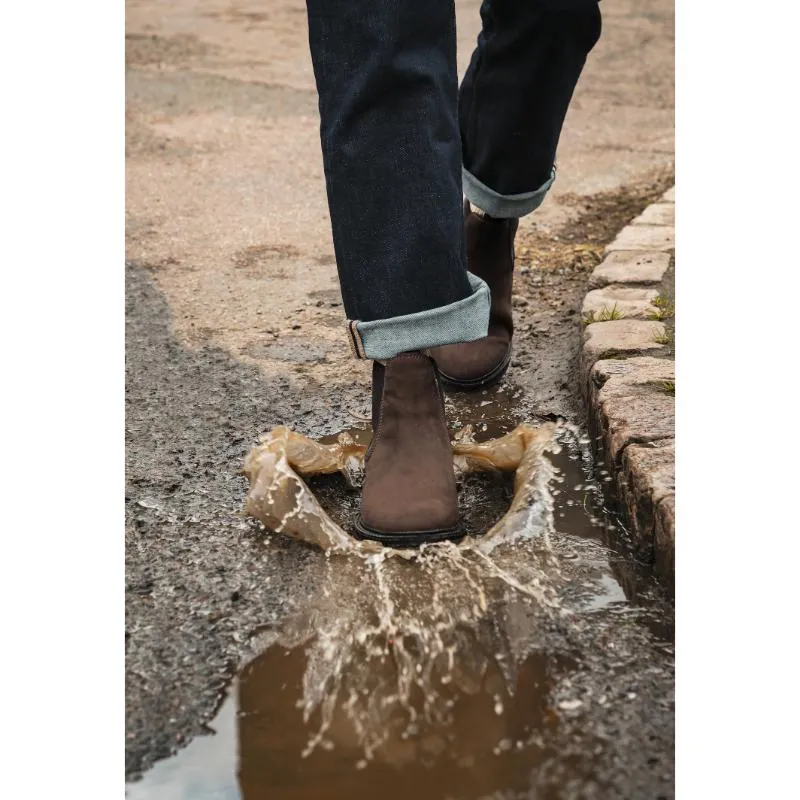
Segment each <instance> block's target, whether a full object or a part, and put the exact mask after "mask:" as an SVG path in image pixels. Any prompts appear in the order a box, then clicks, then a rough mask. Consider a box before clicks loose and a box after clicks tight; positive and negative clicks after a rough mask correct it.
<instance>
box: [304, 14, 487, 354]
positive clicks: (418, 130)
mask: <svg viewBox="0 0 800 800" xmlns="http://www.w3.org/2000/svg"><path fill="white" fill-rule="evenodd" d="M307 6H308V20H309V42H310V45H311V55H312V61H313V65H314V75H315V77H316V82H317V89H318V91H319V109H320V117H321V138H322V154H323V161H324V166H325V179H326V186H327V191H328V203H329V207H330V214H331V225H332V229H333V243H334V249H335V252H336V262H337V266H338V270H339V278H340V283H341V289H342V298H343V301H344V307H345V312H346V314H347V317H348V321H349V329H350V334H351V336H352V339H353V341H352V344H353V345H354V348H355V351H356V355H357V356H358V357H361V358H380V359H383V358H391V357H392V356H395V355H397V354H398V353H401V352H406V351H412V350H421V349H424V348H428V347H433V346H436V345H440V344H446V343H450V342H464V341H471V340H474V339H477V338H479V337H481V336H484V335H485V334H486V330H487V323H488V308H489V292H488V290H487V288H486V286H485V285H484V284H483V282H482V281H480V280H477V279H474V278H472V279H471V278H470V276H468V274H467V262H466V256H465V250H464V241H463V218H462V209H461V203H462V189H461V143H460V137H459V129H458V111H457V108H458V77H457V71H456V58H455V48H456V39H455V9H454V5H453V0H380V2H376V0H337V1H336V2H332V1H331V0H307Z"/></svg>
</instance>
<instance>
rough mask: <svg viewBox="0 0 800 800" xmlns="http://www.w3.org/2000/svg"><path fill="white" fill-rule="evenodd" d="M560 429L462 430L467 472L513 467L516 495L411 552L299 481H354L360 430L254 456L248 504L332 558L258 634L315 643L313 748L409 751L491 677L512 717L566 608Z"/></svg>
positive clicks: (307, 698) (308, 699)
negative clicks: (528, 672)
mask: <svg viewBox="0 0 800 800" xmlns="http://www.w3.org/2000/svg"><path fill="white" fill-rule="evenodd" d="M556 431H557V429H556V426H555V425H554V424H552V423H549V424H545V425H542V426H541V427H538V428H535V427H533V426H530V425H520V426H518V427H517V428H515V429H514V430H513V431H512V432H511V433H509V434H506V435H505V436H503V437H500V438H498V439H495V440H492V441H489V442H484V443H481V444H478V443H476V442H475V441H474V439H473V438H472V432H471V430H470V429H469V428H467V429H465V430H464V431H462V433H461V434H460V435H459V436H457V437H456V441H455V442H454V445H453V455H454V463H455V466H456V469H457V471H458V472H460V473H461V474H466V473H469V472H481V471H497V470H505V471H514V472H515V481H514V494H513V499H512V501H511V504H510V506H509V508H508V511H507V512H506V514H505V515H504V516H503V517H502V518H501V519H500V521H499V522H497V523H496V524H495V525H493V526H492V527H491V528H490V529H489V531H488V532H487V533H486V534H485V535H484V536H467V537H465V538H464V539H463V540H462V541H461V542H460V543H459V544H454V543H452V542H445V543H436V544H431V545H426V546H423V547H421V548H419V549H418V550H413V551H410V550H409V551H399V550H394V549H391V548H385V547H382V546H381V545H379V544H377V543H374V542H367V541H361V540H357V539H355V538H353V537H351V536H349V535H348V534H347V533H346V532H345V530H343V528H341V527H340V526H338V525H337V524H336V523H335V522H334V521H333V520H332V519H331V517H330V516H329V515H328V514H327V513H326V512H325V511H324V510H323V508H322V506H321V505H320V503H319V501H318V500H317V498H316V497H315V496H314V495H313V493H312V492H311V491H310V489H309V488H308V486H307V485H306V484H305V483H304V482H303V480H302V479H301V477H300V475H301V474H302V475H306V476H308V475H314V474H326V473H332V472H337V471H338V472H341V473H342V474H344V475H345V476H346V478H347V479H348V480H349V481H350V482H352V483H356V482H357V481H358V478H359V476H360V474H361V470H362V466H363V456H364V452H365V447H364V446H363V445H359V444H357V443H356V442H355V441H354V440H353V438H352V436H350V435H349V434H342V435H341V436H340V437H339V439H338V441H337V442H335V443H333V444H328V445H325V444H321V443H319V442H314V441H312V440H310V439H307V438H306V437H303V436H300V435H299V434H296V433H294V432H292V431H290V430H289V429H287V428H276V429H275V430H273V431H272V432H270V433H269V434H267V435H266V436H264V437H263V438H262V441H261V444H260V445H258V446H257V447H256V448H254V449H253V451H252V452H251V453H250V454H249V455H248V457H247V461H246V464H245V472H246V474H247V475H248V477H249V479H250V484H251V489H250V493H249V495H248V497H247V505H246V510H247V513H248V514H250V515H252V516H255V517H257V518H258V519H260V520H261V521H262V522H263V523H264V524H265V525H266V526H267V527H268V528H270V529H271V530H274V531H276V532H281V533H284V534H286V535H289V536H291V537H293V538H296V539H299V540H301V541H303V542H306V543H309V544H313V545H315V546H318V547H321V548H322V549H324V550H325V551H326V553H328V555H329V558H328V559H327V561H326V571H325V580H324V586H323V587H322V588H321V590H320V592H319V593H318V595H317V597H316V598H315V599H314V601H313V602H312V604H311V606H310V607H308V608H306V609H304V611H303V612H302V613H301V614H300V615H299V616H297V617H296V618H294V619H292V620H290V621H289V623H288V624H284V625H283V626H282V627H281V629H280V630H276V631H271V632H267V633H262V634H261V635H260V636H259V637H258V640H257V641H256V642H255V643H254V646H255V648H256V649H257V651H259V652H263V650H265V649H266V648H268V647H270V646H274V645H279V646H281V647H283V648H285V649H286V650H295V649H297V648H299V647H304V648H305V655H306V667H305V673H304V677H303V693H302V711H303V717H304V721H305V722H306V723H308V722H309V721H310V720H311V719H312V717H313V716H314V715H315V714H316V713H318V714H319V724H318V728H317V730H316V733H314V734H313V735H312V736H311V738H310V740H309V742H308V745H307V747H306V749H305V755H308V754H310V753H312V752H313V751H314V750H315V749H316V748H318V747H323V748H330V747H332V746H334V744H335V743H337V742H338V743H341V742H348V743H350V744H352V743H353V742H357V743H358V745H359V747H360V748H362V749H363V757H364V759H365V760H366V761H369V760H370V759H373V758H375V757H376V755H378V754H380V756H381V759H382V760H389V761H390V762H396V761H397V760H398V758H400V756H399V755H398V753H406V756H404V757H410V756H409V752H410V751H412V750H414V747H413V746H412V744H411V743H412V742H414V741H417V742H420V741H427V740H426V739H425V736H424V735H422V734H423V732H425V731H427V732H429V733H430V732H431V731H439V732H440V734H441V732H442V731H444V730H446V729H447V728H448V726H449V725H450V722H451V721H452V713H453V707H454V705H455V704H456V702H457V698H458V696H460V695H474V694H475V693H476V692H478V691H479V690H481V691H483V690H485V681H486V677H487V675H489V674H492V675H494V678H493V679H492V682H493V689H492V694H493V697H494V702H495V708H496V713H497V714H498V715H500V714H501V713H502V711H503V706H504V703H506V702H508V701H509V700H510V699H511V698H513V695H514V689H515V680H516V675H517V673H518V670H519V667H520V665H521V664H522V663H523V662H524V661H525V659H526V658H527V657H528V656H529V655H530V653H531V652H532V651H533V650H534V649H536V648H537V647H542V645H543V643H544V640H545V639H546V638H547V635H548V631H549V630H550V629H551V628H552V626H553V625H557V624H558V622H557V621H558V619H559V618H560V617H561V615H562V614H563V610H562V608H561V606H560V601H559V574H560V573H559V562H558V560H557V559H556V558H555V557H554V554H553V551H552V548H551V541H550V540H551V535H552V533H553V532H554V529H555V528H554V520H553V505H554V500H553V496H552V493H551V491H550V483H551V481H552V479H553V476H554V468H553V466H552V463H551V462H550V461H549V460H548V459H547V458H546V457H545V453H547V452H551V453H557V452H559V449H560V447H559V444H558V441H557V439H556ZM499 620H502V623H499ZM420 737H421V738H420ZM428 746H430V744H428ZM400 760H402V758H400Z"/></svg>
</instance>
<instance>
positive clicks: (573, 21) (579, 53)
mask: <svg viewBox="0 0 800 800" xmlns="http://www.w3.org/2000/svg"><path fill="white" fill-rule="evenodd" d="M481 20H482V23H483V27H482V30H481V32H480V35H479V36H478V43H477V47H476V49H475V51H474V53H473V55H472V60H471V62H470V65H469V68H468V70H467V73H466V75H465V76H464V80H463V81H462V84H461V90H460V95H459V123H460V131H461V142H462V148H463V159H464V172H463V180H464V193H465V194H466V196H467V199H469V200H470V202H472V203H473V204H475V205H477V206H478V207H479V208H481V209H483V210H484V211H487V212H488V213H489V214H492V215H493V216H498V217H519V216H523V215H524V214H527V213H530V212H531V211H533V210H534V209H535V208H537V207H538V206H539V205H540V204H541V202H542V201H543V200H544V197H545V194H546V193H547V190H548V189H549V188H550V186H551V185H552V182H553V180H554V178H555V157H556V148H557V146H558V140H559V137H560V135H561V128H562V126H563V124H564V117H565V116H566V113H567V108H568V107H569V102H570V100H571V99H572V93H573V91H574V89H575V85H576V84H577V82H578V78H579V76H580V74H581V71H582V69H583V66H584V64H585V62H586V57H587V55H588V53H589V51H590V50H591V49H592V47H594V45H595V44H596V42H597V40H598V39H599V37H600V30H601V18H600V9H599V6H598V1H597V0H484V3H483V5H482V6H481Z"/></svg>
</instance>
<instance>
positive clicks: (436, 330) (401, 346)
mask: <svg viewBox="0 0 800 800" xmlns="http://www.w3.org/2000/svg"><path fill="white" fill-rule="evenodd" d="M467 279H468V280H469V285H470V288H471V289H472V293H471V294H470V295H469V296H468V297H465V298H464V299H463V300H457V301H456V302H455V303H450V304H449V305H446V306H440V307H439V308H431V309H428V310H427V311H418V312H417V313H415V314H404V315H403V316H400V317H388V318H387V319H376V320H372V321H370V322H360V321H359V320H348V323H347V327H348V331H349V334H350V346H351V348H352V350H353V354H354V355H355V357H356V358H372V359H385V358H394V357H395V356H396V355H399V354H400V353H408V352H411V351H412V350H425V349H427V348H429V347H439V346H440V345H444V344H456V343H457V342H472V341H475V339H481V338H483V337H484V336H486V334H487V333H488V331H489V307H490V303H491V297H490V294H489V287H488V286H487V285H486V284H485V283H484V282H483V281H482V280H481V279H480V278H479V277H477V276H476V275H473V274H472V273H471V272H468V273H467Z"/></svg>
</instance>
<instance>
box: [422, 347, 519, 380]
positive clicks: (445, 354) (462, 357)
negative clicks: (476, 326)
mask: <svg viewBox="0 0 800 800" xmlns="http://www.w3.org/2000/svg"><path fill="white" fill-rule="evenodd" d="M510 351H511V345H510V344H509V342H508V340H507V339H501V338H495V337H492V336H486V337H484V338H483V339H478V340H476V341H474V342H464V343H461V344H448V345H444V346H442V347H437V348H435V349H434V350H431V356H433V359H434V360H435V361H436V366H437V367H438V369H439V372H440V374H441V376H442V377H443V378H444V379H445V380H448V381H451V382H455V383H460V382H465V381H466V382H469V381H481V380H482V379H484V378H487V377H489V376H491V375H492V373H494V372H495V371H496V370H498V369H501V368H502V366H503V364H504V362H505V361H506V359H507V358H508V357H509V354H510Z"/></svg>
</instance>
